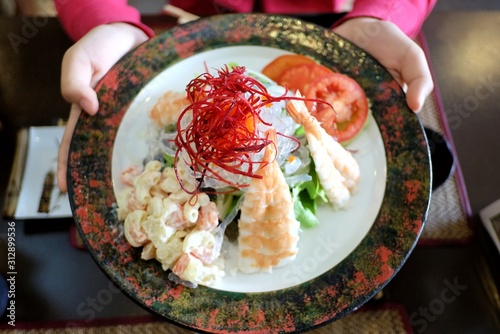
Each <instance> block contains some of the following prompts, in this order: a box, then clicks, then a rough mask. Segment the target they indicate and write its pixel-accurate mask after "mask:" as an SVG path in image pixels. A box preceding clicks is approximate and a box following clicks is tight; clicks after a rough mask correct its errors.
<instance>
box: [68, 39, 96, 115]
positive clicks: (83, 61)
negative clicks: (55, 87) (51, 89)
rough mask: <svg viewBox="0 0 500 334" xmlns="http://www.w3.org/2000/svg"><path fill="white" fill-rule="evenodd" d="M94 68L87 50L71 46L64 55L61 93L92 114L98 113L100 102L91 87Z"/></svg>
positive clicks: (69, 100)
mask: <svg viewBox="0 0 500 334" xmlns="http://www.w3.org/2000/svg"><path fill="white" fill-rule="evenodd" d="M93 73H94V69H93V67H92V63H91V60H90V59H89V57H88V56H87V55H86V54H85V52H84V51H83V50H81V49H79V48H77V47H72V48H70V49H69V50H68V51H67V52H66V53H65V55H64V58H63V62H62V69H61V93H62V95H63V97H64V98H65V99H66V100H67V101H68V102H71V103H74V104H77V105H79V106H80V107H81V108H82V109H83V110H85V111H86V112H87V113H89V114H90V115H94V114H95V113H97V110H98V108H99V102H98V99H97V94H96V92H95V91H94V90H93V89H92V87H91V82H92V76H93Z"/></svg>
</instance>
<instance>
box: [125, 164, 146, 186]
mask: <svg viewBox="0 0 500 334" xmlns="http://www.w3.org/2000/svg"><path fill="white" fill-rule="evenodd" d="M141 173H142V170H141V168H140V167H139V166H130V167H128V168H127V169H125V170H124V171H123V172H122V173H121V174H120V181H121V182H122V183H123V184H124V185H126V186H130V187H133V186H134V180H135V179H136V178H137V177H138V176H139V175H141Z"/></svg>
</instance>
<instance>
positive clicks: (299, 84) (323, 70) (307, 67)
mask: <svg viewBox="0 0 500 334" xmlns="http://www.w3.org/2000/svg"><path fill="white" fill-rule="evenodd" d="M330 73H332V70H330V69H329V68H327V67H325V66H323V65H320V64H316V63H313V64H299V65H295V66H292V67H289V68H287V69H285V70H284V71H283V73H282V74H281V75H280V77H279V78H278V80H277V81H276V82H277V83H278V84H279V85H281V86H284V87H287V88H288V89H290V90H293V91H301V92H305V91H307V90H308V88H309V86H310V85H311V84H312V83H314V81H316V80H317V79H318V78H322V77H324V76H326V75H329V74H330Z"/></svg>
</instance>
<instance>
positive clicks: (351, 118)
mask: <svg viewBox="0 0 500 334" xmlns="http://www.w3.org/2000/svg"><path fill="white" fill-rule="evenodd" d="M305 94H306V97H307V98H308V99H309V101H308V102H307V105H308V108H309V110H310V111H311V114H312V115H313V116H314V117H316V118H317V119H318V120H319V121H320V122H322V125H323V127H324V128H325V130H326V131H327V132H328V133H329V134H330V135H331V136H333V137H334V138H335V139H337V141H339V142H340V143H345V142H347V141H349V140H351V139H353V138H354V137H355V136H356V135H357V134H358V133H359V132H360V131H361V129H362V128H363V126H364V125H365V123H366V121H367V119H368V114H369V106H368V100H367V98H366V94H365V91H364V90H363V88H361V87H360V86H359V84H358V83H357V82H356V81H355V80H354V79H352V78H350V77H348V76H347V75H345V74H342V73H336V72H332V73H330V74H328V75H325V76H323V77H319V78H317V79H316V80H315V81H314V82H312V83H311V84H310V85H309V86H308V88H307V90H306V92H305ZM317 101H326V102H328V104H326V103H318V102H317ZM332 114H334V115H335V118H334V119H335V120H334V121H333V122H332V121H331V119H332V116H331V115H332Z"/></svg>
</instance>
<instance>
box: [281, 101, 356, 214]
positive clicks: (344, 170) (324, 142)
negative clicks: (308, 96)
mask: <svg viewBox="0 0 500 334" xmlns="http://www.w3.org/2000/svg"><path fill="white" fill-rule="evenodd" d="M297 94H299V95H298V96H299V97H300V93H298V92H297ZM286 108H287V111H288V113H289V114H290V116H291V117H292V118H293V119H294V121H295V122H296V123H298V124H301V125H302V126H303V127H304V131H305V134H306V138H307V143H308V146H309V151H310V153H311V157H312V159H313V160H314V164H315V169H316V173H317V174H318V179H319V181H320V183H321V185H322V187H323V189H324V190H325V193H326V195H327V197H328V200H329V202H330V204H332V205H333V206H334V207H336V208H342V207H345V206H346V205H347V203H348V202H349V199H350V197H351V193H350V189H352V188H354V185H355V184H356V183H357V180H358V179H359V167H358V164H357V163H356V160H354V158H352V156H351V158H352V159H351V158H349V159H348V160H349V161H347V157H348V156H350V153H349V152H348V151H346V150H345V149H344V148H343V147H342V146H341V145H340V144H339V143H338V142H337V141H336V140H335V139H333V137H331V136H330V135H328V133H327V132H326V131H325V130H324V129H323V128H322V127H321V124H320V123H319V122H318V121H317V120H316V118H314V117H313V116H312V115H311V114H310V113H309V110H307V106H306V104H305V103H304V101H302V100H291V101H290V102H288V103H287V106H286Z"/></svg>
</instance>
